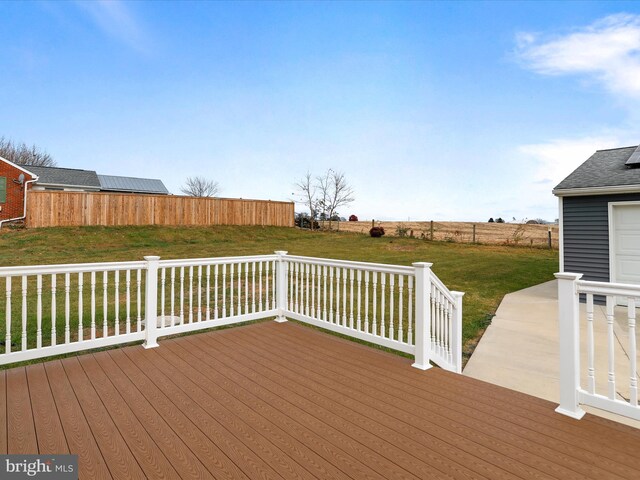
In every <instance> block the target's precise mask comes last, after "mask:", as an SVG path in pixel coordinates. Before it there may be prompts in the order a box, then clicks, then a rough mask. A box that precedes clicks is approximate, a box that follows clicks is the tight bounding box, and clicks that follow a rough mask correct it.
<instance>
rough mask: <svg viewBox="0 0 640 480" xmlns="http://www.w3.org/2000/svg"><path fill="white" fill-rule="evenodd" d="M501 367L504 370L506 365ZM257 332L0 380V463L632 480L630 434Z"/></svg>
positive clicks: (368, 352)
mask: <svg viewBox="0 0 640 480" xmlns="http://www.w3.org/2000/svg"><path fill="white" fill-rule="evenodd" d="M505 360H506V361H508V359H505ZM410 364H411V362H410V361H409V360H408V359H405V358H401V357H398V356H395V355H391V354H387V353H383V352H380V351H377V350H375V349H372V348H368V347H364V346H361V345H358V344H355V343H352V342H348V341H345V340H341V339H339V338H336V337H334V336H331V335H327V334H325V333H322V332H318V331H315V330H312V329H309V328H306V327H303V326H299V325H295V324H292V323H284V324H277V323H275V322H266V323H261V324H254V325H251V326H245V327H236V328H231V329H227V330H222V331H217V332H209V333H201V334H197V335H192V336H188V337H182V338H177V339H172V340H164V341H162V342H161V346H160V348H156V349H153V350H144V349H143V348H141V347H139V346H136V347H127V348H123V349H117V350H111V351H106V352H101V353H97V354H87V355H80V356H78V357H72V358H68V359H64V360H62V361H52V362H48V363H43V364H37V365H31V366H28V367H20V368H14V369H11V370H6V371H2V372H0V429H1V431H2V432H3V434H2V435H0V451H1V452H2V453H5V452H8V453H43V454H44V453H68V452H72V453H77V454H78V455H79V456H80V473H81V475H80V478H83V479H84V478H87V479H94V478H122V479H135V478H153V479H156V478H168V479H178V478H193V479H205V478H227V479H251V480H254V479H263V478H264V479H266V478H285V479H293V478H318V479H323V480H324V479H339V478H353V479H358V480H360V479H404V478H407V479H431V478H456V479H458V478H459V479H462V478H486V479H490V480H496V479H506V478H522V479H529V478H536V479H563V480H567V479H576V480H577V479H584V478H594V479H609V478H624V479H638V478H640V455H639V454H638V452H639V450H638V446H639V445H640V431H639V430H635V429H633V428H631V427H626V426H623V425H619V424H616V423H613V422H610V421H607V420H605V419H601V418H597V417H594V416H590V415H587V416H586V417H585V418H584V419H583V420H581V421H576V420H572V419H570V418H567V417H564V416H561V415H559V414H556V413H554V408H555V405H554V404H552V403H549V402H547V401H544V400H540V399H537V398H534V397H529V396H527V395H524V394H520V393H516V392H513V391H511V390H507V389H504V388H501V387H497V386H494V385H490V384H487V383H483V382H480V381H477V380H473V379H470V378H467V377H463V376H460V375H455V374H451V373H448V372H445V371H443V370H440V369H437V368H433V369H431V370H429V371H426V372H422V371H419V370H416V369H414V368H411V367H410Z"/></svg>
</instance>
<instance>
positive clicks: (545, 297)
mask: <svg viewBox="0 0 640 480" xmlns="http://www.w3.org/2000/svg"><path fill="white" fill-rule="evenodd" d="M580 308H581V317H580V318H581V337H582V345H586V329H585V328H584V323H585V321H584V319H585V305H584V304H581V305H580ZM594 331H595V339H596V346H595V353H596V357H595V366H596V387H597V388H598V389H599V390H600V391H603V390H604V387H605V385H606V381H607V358H606V340H607V335H606V317H605V307H604V306H599V305H596V306H594ZM614 333H615V337H616V343H615V360H616V382H617V384H616V386H617V393H618V395H619V397H621V398H629V397H628V389H629V380H628V379H629V375H628V373H627V372H628V370H629V365H628V355H627V351H628V348H627V345H628V335H627V333H626V309H625V308H622V307H617V308H616V322H615V324H614ZM585 350H586V349H584V348H583V349H582V356H581V357H582V358H581V362H582V366H583V368H582V377H583V384H586V382H585V379H586V368H585V367H584V365H586V352H585ZM463 374H464V375H467V376H469V377H473V378H477V379H479V380H484V381H486V382H490V383H493V384H496V385H500V386H503V387H506V388H510V389H512V390H516V391H519V392H523V393H527V394H529V395H533V396H536V397H539V398H543V399H545V400H550V401H552V402H558V401H559V394H560V385H559V348H558V287H557V282H556V281H555V280H554V281H550V282H546V283H543V284H540V285H536V286H533V287H530V288H526V289H524V290H520V291H518V292H514V293H510V294H508V295H506V296H505V297H504V299H503V301H502V303H501V304H500V307H499V308H498V310H497V312H496V316H495V317H494V318H493V321H492V323H491V325H490V326H489V328H487V331H486V332H485V334H484V336H483V337H482V339H481V340H480V343H479V344H478V346H477V348H476V350H475V352H474V353H473V355H472V357H471V359H470V360H469V362H468V363H467V365H466V367H465V369H464V371H463ZM584 409H585V410H586V411H587V412H589V413H592V414H594V415H598V416H602V417H605V418H609V419H612V420H616V421H618V422H621V423H625V424H627V425H631V426H634V427H636V428H640V422H638V421H635V420H632V419H628V418H626V417H621V416H619V415H615V414H612V413H609V412H604V411H601V410H598V409H595V408H591V407H584Z"/></svg>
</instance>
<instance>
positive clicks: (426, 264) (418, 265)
mask: <svg viewBox="0 0 640 480" xmlns="http://www.w3.org/2000/svg"><path fill="white" fill-rule="evenodd" d="M411 265H413V266H414V267H415V268H431V267H432V266H433V263H430V262H415V263H412V264H411Z"/></svg>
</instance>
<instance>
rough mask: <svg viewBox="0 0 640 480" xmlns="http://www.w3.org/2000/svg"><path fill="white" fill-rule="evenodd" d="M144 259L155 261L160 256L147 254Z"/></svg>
mask: <svg viewBox="0 0 640 480" xmlns="http://www.w3.org/2000/svg"><path fill="white" fill-rule="evenodd" d="M144 259H145V260H146V261H147V262H157V261H158V260H160V257H159V256H157V255H147V256H145V257H144Z"/></svg>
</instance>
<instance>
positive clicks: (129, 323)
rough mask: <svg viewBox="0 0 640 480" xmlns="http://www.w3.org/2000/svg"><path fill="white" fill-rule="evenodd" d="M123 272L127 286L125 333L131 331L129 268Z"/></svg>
mask: <svg viewBox="0 0 640 480" xmlns="http://www.w3.org/2000/svg"><path fill="white" fill-rule="evenodd" d="M126 272H127V273H125V284H126V287H127V299H126V300H127V307H126V312H127V330H126V332H127V333H131V270H126Z"/></svg>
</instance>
